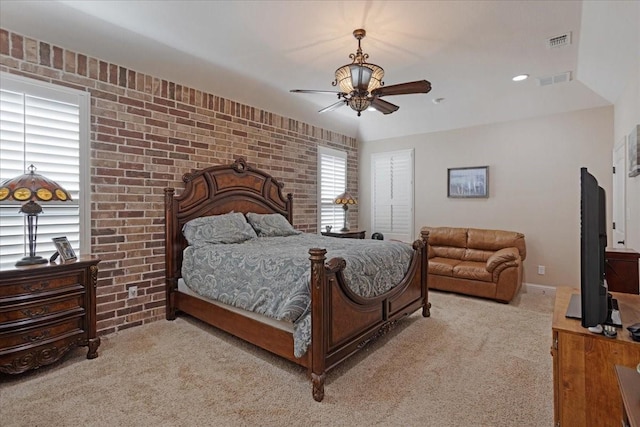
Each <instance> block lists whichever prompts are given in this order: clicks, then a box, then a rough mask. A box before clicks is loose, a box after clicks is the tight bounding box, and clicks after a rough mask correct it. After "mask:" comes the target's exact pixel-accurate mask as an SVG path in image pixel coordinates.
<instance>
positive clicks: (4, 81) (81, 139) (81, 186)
mask: <svg viewBox="0 0 640 427" xmlns="http://www.w3.org/2000/svg"><path fill="white" fill-rule="evenodd" d="M88 140H89V94H88V93H85V92H81V91H77V90H73V89H69V88H65V87H61V86H55V85H52V84H48V83H44V82H40V81H36V80H31V79H26V78H21V77H19V76H12V75H9V74H4V73H2V74H0V181H4V180H6V179H11V178H14V177H16V176H18V175H20V174H23V173H25V172H27V168H28V167H29V165H31V164H33V165H34V166H35V167H36V168H37V170H36V173H39V174H41V175H43V176H45V177H47V178H49V179H52V180H54V181H56V182H57V183H59V184H60V185H62V186H63V187H64V188H65V189H66V190H67V191H69V193H71V197H72V199H73V201H71V202H64V203H63V202H51V203H47V202H43V203H41V206H42V213H41V214H40V215H39V216H38V230H37V246H36V251H37V253H38V254H39V255H40V256H43V257H44V256H47V257H48V256H50V255H51V254H52V253H53V252H55V246H54V245H53V242H52V241H51V238H53V237H60V236H66V237H67V239H68V240H69V242H70V243H71V245H72V246H73V248H74V249H75V250H76V253H81V254H83V253H89V252H90V233H89V216H90V215H89V195H88V194H89V191H88V190H89V182H88V181H89V147H88ZM19 209H20V204H19V203H17V202H16V203H13V202H7V203H3V204H1V205H0V266H2V267H10V266H12V265H14V264H15V262H16V261H17V260H19V259H20V258H22V257H24V256H25V255H28V253H29V247H28V237H27V227H26V217H25V215H24V214H22V213H20V212H19Z"/></svg>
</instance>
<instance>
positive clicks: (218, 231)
mask: <svg viewBox="0 0 640 427" xmlns="http://www.w3.org/2000/svg"><path fill="white" fill-rule="evenodd" d="M182 234H184V237H185V238H186V239H187V242H189V244H190V245H192V246H199V245H202V244H206V243H240V242H244V241H245V240H249V239H252V238H254V237H258V235H257V234H256V232H255V231H254V230H253V228H251V226H250V225H249V223H247V220H246V219H245V217H244V215H243V214H242V213H240V212H235V213H228V214H224V215H213V216H203V217H200V218H196V219H192V220H191V221H189V222H187V223H186V224H185V225H184V227H182Z"/></svg>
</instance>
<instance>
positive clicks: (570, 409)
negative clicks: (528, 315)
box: [551, 287, 640, 427]
mask: <svg viewBox="0 0 640 427" xmlns="http://www.w3.org/2000/svg"><path fill="white" fill-rule="evenodd" d="M573 293H576V294H578V293H580V291H579V290H578V289H571V288H567V287H559V288H557V291H556V302H555V308H554V311H553V324H552V333H553V344H552V347H551V355H552V356H553V396H554V419H555V423H554V426H556V427H571V426H580V427H591V426H593V427H607V426H615V427H620V425H621V423H622V419H623V416H624V414H623V410H622V408H623V406H622V403H623V402H622V397H621V395H620V390H619V387H618V380H617V376H616V370H615V366H616V365H620V366H626V367H629V368H634V369H635V367H636V365H637V364H638V363H640V342H634V341H633V340H632V339H631V336H630V334H629V331H627V329H626V327H627V326H629V325H631V324H634V323H638V322H640V296H639V295H631V294H626V293H616V292H612V295H613V297H614V298H616V299H617V300H618V304H619V306H620V316H621V317H622V323H623V328H622V329H618V336H617V337H616V338H606V337H605V336H604V335H599V334H593V333H591V332H589V331H588V330H587V329H585V328H583V327H582V326H581V325H580V320H577V319H569V318H566V317H565V313H566V311H567V306H568V305H569V300H570V299H571V294H573Z"/></svg>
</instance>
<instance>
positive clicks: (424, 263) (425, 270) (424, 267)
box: [420, 230, 431, 317]
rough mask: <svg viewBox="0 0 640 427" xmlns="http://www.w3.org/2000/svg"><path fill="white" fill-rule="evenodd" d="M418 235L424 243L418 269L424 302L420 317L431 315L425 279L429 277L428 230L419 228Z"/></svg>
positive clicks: (427, 284) (427, 285) (427, 286)
mask: <svg viewBox="0 0 640 427" xmlns="http://www.w3.org/2000/svg"><path fill="white" fill-rule="evenodd" d="M420 237H422V241H423V243H424V247H423V248H422V256H421V257H420V258H421V259H420V264H421V265H420V270H421V273H420V274H421V275H422V277H421V278H420V279H421V283H422V295H423V296H424V302H423V305H422V317H429V316H431V303H430V302H429V283H428V281H427V279H428V277H429V231H428V230H421V231H420Z"/></svg>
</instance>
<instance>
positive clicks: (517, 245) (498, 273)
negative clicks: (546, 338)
mask: <svg viewBox="0 0 640 427" xmlns="http://www.w3.org/2000/svg"><path fill="white" fill-rule="evenodd" d="M421 231H422V233H423V234H424V233H425V232H428V233H429V239H428V251H429V277H428V282H427V283H428V284H429V288H431V289H439V290H443V291H450V292H457V293H461V294H467V295H473V296H478V297H483V298H492V299H495V300H497V301H500V302H504V303H508V302H509V301H511V300H512V299H513V297H514V296H516V295H517V293H518V291H519V290H520V286H521V285H522V262H523V261H524V259H525V257H526V246H525V242H524V234H521V233H517V232H514V231H502V230H483V229H477V228H454V227H423V228H422V230H421Z"/></svg>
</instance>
